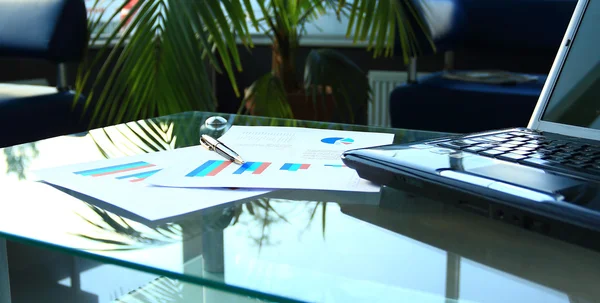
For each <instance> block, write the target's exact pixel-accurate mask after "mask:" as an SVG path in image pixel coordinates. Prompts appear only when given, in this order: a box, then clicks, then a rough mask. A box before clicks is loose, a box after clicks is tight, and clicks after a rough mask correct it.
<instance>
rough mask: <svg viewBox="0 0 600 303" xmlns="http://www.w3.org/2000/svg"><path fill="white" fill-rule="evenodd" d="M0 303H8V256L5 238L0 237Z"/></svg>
mask: <svg viewBox="0 0 600 303" xmlns="http://www.w3.org/2000/svg"><path fill="white" fill-rule="evenodd" d="M0 303H10V280H9V279H8V257H7V254H6V240H4V239H1V238H0Z"/></svg>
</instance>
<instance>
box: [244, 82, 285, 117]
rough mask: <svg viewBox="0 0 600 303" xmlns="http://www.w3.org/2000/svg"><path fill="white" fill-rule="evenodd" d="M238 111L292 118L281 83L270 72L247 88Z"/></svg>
mask: <svg viewBox="0 0 600 303" xmlns="http://www.w3.org/2000/svg"><path fill="white" fill-rule="evenodd" d="M238 113H241V114H248V113H251V114H254V115H259V116H268V117H280V118H290V119H293V118H294V114H293V113H292V109H291V108H290V105H289V104H288V102H287V93H286V91H285V88H284V87H283V83H282V82H281V79H279V78H277V77H275V75H273V74H272V73H268V74H266V75H264V76H262V77H260V78H259V79H258V80H256V81H255V82H254V83H253V84H252V85H251V86H250V87H249V88H248V90H247V91H246V96H245V97H244V100H243V101H242V104H241V105H240V108H239V110H238Z"/></svg>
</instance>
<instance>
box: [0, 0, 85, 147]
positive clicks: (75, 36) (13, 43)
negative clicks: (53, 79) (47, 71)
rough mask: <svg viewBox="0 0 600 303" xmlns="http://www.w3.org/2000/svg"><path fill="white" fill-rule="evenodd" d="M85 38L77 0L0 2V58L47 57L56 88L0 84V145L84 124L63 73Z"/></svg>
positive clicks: (76, 57)
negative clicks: (54, 65) (55, 68)
mask: <svg viewBox="0 0 600 303" xmlns="http://www.w3.org/2000/svg"><path fill="white" fill-rule="evenodd" d="M87 37H88V34H87V13H86V8H85V3H84V1H83V0H28V1H23V0H0V58H2V59H6V58H8V59H12V58H20V59H36V60H39V59H42V60H47V61H49V62H52V63H54V64H56V66H57V75H58V78H57V87H45V86H33V85H19V84H0V132H1V133H0V147H5V146H10V145H16V144H20V143H25V142H31V141H36V140H40V139H44V138H48V137H53V136H58V135H63V134H70V133H77V132H81V131H84V130H85V129H86V128H87V125H88V122H87V121H85V119H83V118H82V117H83V114H82V113H83V103H84V100H83V98H79V99H78V100H75V93H74V92H73V91H72V90H70V89H69V86H68V83H67V77H66V75H67V64H68V63H71V62H78V61H80V60H81V59H82V56H83V54H84V50H85V48H86V46H87ZM1 70H2V67H1V63H0V72H2V71H1Z"/></svg>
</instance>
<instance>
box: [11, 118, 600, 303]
mask: <svg viewBox="0 0 600 303" xmlns="http://www.w3.org/2000/svg"><path fill="white" fill-rule="evenodd" d="M215 115H220V116H221V117H223V118H225V120H226V123H225V124H223V125H215V124H209V125H207V124H206V123H205V121H206V120H207V119H208V118H209V117H213V116H215ZM231 125H264V126H267V125H268V126H298V127H312V128H329V129H338V130H354V131H369V132H385V133H393V134H395V141H394V142H396V143H400V142H412V141H418V140H425V139H430V138H435V137H439V136H444V135H446V134H443V133H432V132H424V131H412V130H402V129H385V128H376V127H366V126H356V125H344V124H330V123H320V122H308V121H294V120H284V119H270V118H260V117H248V116H239V115H222V114H214V113H202V112H190V113H182V114H178V115H173V116H167V117H162V118H157V119H151V120H145V121H139V122H135V123H128V124H123V125H118V126H113V127H107V128H104V129H97V130H92V131H90V132H88V133H83V134H76V135H70V136H62V137H57V138H52V139H48V140H43V141H39V142H35V143H28V144H23V145H19V146H14V147H9V148H4V149H3V152H2V153H1V155H2V156H3V157H4V159H3V160H0V166H2V167H1V168H0V169H2V170H3V171H5V174H2V175H0V189H1V191H0V201H1V202H0V205H1V207H2V210H1V211H0V238H2V240H0V302H2V303H4V302H9V301H10V295H9V284H8V283H9V279H10V280H12V281H13V283H14V281H15V280H14V279H13V274H14V273H16V274H17V275H18V274H19V273H18V271H19V269H21V268H30V267H34V268H38V267H43V266H47V265H48V264H49V263H54V265H57V264H58V265H60V264H62V263H60V262H58V261H53V260H55V259H50V258H48V260H46V261H45V262H43V263H44V264H41V265H40V262H37V261H34V259H35V260H37V259H36V258H39V259H44V256H46V255H52V254H60V255H61V256H67V257H70V258H72V260H73V261H72V262H71V263H70V264H68V265H69V268H70V269H69V271H70V272H71V274H69V275H67V276H66V277H65V276H61V278H60V279H58V278H57V279H58V280H57V281H56V283H58V284H60V285H62V286H64V287H68V288H71V289H79V290H81V289H83V290H86V291H88V292H90V291H91V290H90V289H93V288H94V287H99V286H100V285H108V284H111V285H115V288H116V289H118V291H113V292H112V293H111V294H110V295H106V294H105V295H104V296H101V297H98V296H96V297H95V298H93V299H91V300H84V299H81V300H79V299H78V298H80V297H77V296H74V297H71V298H72V299H73V301H74V302H84V301H85V302H105V301H107V302H108V301H118V302H208V303H210V302H596V301H597V300H600V288H598V287H597V286H596V284H597V281H600V255H599V254H598V253H597V252H593V251H589V250H586V249H584V248H581V247H577V246H573V245H570V244H567V243H564V242H561V241H557V240H554V239H550V238H547V237H545V236H542V235H538V234H535V233H533V232H530V231H526V230H520V229H518V228H516V227H513V226H509V225H507V224H504V223H499V222H494V221H493V220H491V219H488V218H484V217H480V216H478V215H475V214H471V213H468V212H465V211H463V210H459V209H456V208H454V207H452V206H448V205H446V204H443V203H440V202H439V201H432V200H427V199H425V198H423V197H419V196H415V195H411V194H410V193H405V192H400V191H396V190H393V189H390V188H386V187H384V188H382V190H381V192H380V193H374V194H362V193H347V192H330V191H309V190H282V191H274V192H271V193H269V194H267V195H265V196H261V197H257V198H254V199H252V200H251V201H242V202H232V203H228V204H225V205H220V206H217V207H212V208H209V209H205V210H202V211H197V212H193V213H190V214H188V215H185V216H182V217H178V218H177V219H174V220H173V222H167V223H161V224H159V225H151V224H147V223H141V222H136V221H134V220H131V219H128V218H125V217H120V216H118V215H116V214H115V213H111V212H108V211H107V210H105V209H102V208H100V207H98V206H94V204H91V203H89V201H86V199H84V198H82V197H75V196H72V195H69V194H67V193H66V192H63V191H61V190H58V189H56V188H54V187H52V186H49V185H47V184H44V183H41V182H36V180H35V178H34V177H33V176H32V174H31V172H32V171H34V170H37V169H41V168H47V167H55V166H60V165H67V164H74V163H81V162H87V161H94V160H100V159H105V158H115V157H124V156H128V155H135V154H140V153H150V152H156V151H162V150H170V149H176V148H181V147H186V146H192V145H197V144H198V140H199V136H200V135H201V134H211V135H214V136H217V137H218V136H219V135H220V134H222V133H224V132H225V131H227V129H228V128H229V127H230V126H231ZM176 202H177V197H176V196H174V197H173V199H172V200H171V201H165V203H176ZM5 240H9V241H5ZM7 243H8V246H9V250H8V251H9V254H8V264H10V266H11V277H10V278H9V277H8V271H7V263H6V245H7ZM11 245H15V246H17V248H18V249H17V248H14V249H12V250H11V249H10V246H11ZM15 251H16V253H13V254H11V252H15ZM31 256H35V258H34V257H31ZM28 262H29V263H33V265H32V266H29V267H28V266H26V265H27V264H28ZM59 263H60V264H59ZM15 264H16V265H15ZM23 264H25V265H23ZM58 265H57V267H59V268H63V267H64V266H62V265H60V266H58ZM13 268H17V270H13ZM25 272H26V271H25ZM100 272H104V275H102V274H98V273H100ZM94 274H96V277H98V275H99V277H100V278H96V279H95V280H93V279H92V278H89V277H91V276H93V275H94ZM88 278H89V279H92V280H89V281H88V280H86V279H88ZM25 279H26V280H27V279H32V278H31V276H30V275H28V274H26V278H25ZM86 281H87V282H86ZM135 281H137V282H135ZM136 283H137V284H136ZM14 287H15V285H13V289H14ZM44 289H45V288H39V289H38V290H37V292H38V293H40V296H41V297H44V296H46V295H47V294H45V293H44ZM14 297H15V296H13V298H14ZM53 298H54V297H53ZM50 301H53V300H50ZM54 301H56V300H54ZM54 301H53V302H54Z"/></svg>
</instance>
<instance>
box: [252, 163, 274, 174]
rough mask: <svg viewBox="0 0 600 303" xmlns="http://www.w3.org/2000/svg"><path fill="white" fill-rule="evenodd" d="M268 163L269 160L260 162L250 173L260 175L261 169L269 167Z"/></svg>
mask: <svg viewBox="0 0 600 303" xmlns="http://www.w3.org/2000/svg"><path fill="white" fill-rule="evenodd" d="M269 165H271V162H263V164H261V165H260V166H259V167H258V168H257V169H256V170H255V171H254V172H252V174H253V175H260V174H261V173H262V172H263V171H265V169H267V167H269Z"/></svg>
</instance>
